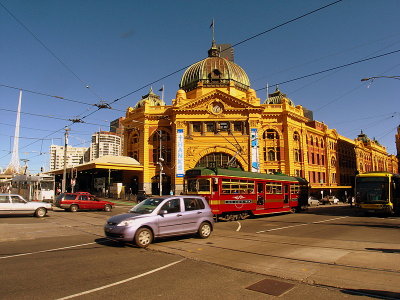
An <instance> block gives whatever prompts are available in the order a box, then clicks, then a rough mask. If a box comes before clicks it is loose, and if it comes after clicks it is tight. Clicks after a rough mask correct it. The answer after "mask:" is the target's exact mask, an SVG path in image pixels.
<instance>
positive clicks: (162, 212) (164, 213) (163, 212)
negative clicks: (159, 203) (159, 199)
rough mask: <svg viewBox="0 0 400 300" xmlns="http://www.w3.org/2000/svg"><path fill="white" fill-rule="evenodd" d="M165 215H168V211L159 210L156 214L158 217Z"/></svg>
mask: <svg viewBox="0 0 400 300" xmlns="http://www.w3.org/2000/svg"><path fill="white" fill-rule="evenodd" d="M167 213H168V210H160V211H159V212H158V214H159V215H160V216H163V215H166V214H167Z"/></svg>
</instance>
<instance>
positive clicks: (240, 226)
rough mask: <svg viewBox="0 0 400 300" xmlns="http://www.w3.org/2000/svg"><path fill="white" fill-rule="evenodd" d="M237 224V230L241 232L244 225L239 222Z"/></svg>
mask: <svg viewBox="0 0 400 300" xmlns="http://www.w3.org/2000/svg"><path fill="white" fill-rule="evenodd" d="M236 222H237V223H238V224H239V226H238V228H237V229H236V231H240V229H241V228H242V224H240V222H239V221H236Z"/></svg>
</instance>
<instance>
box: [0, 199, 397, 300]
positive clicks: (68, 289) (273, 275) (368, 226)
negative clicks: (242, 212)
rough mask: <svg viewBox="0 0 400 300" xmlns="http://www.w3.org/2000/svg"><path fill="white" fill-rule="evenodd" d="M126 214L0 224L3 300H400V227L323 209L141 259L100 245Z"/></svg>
mask: <svg viewBox="0 0 400 300" xmlns="http://www.w3.org/2000/svg"><path fill="white" fill-rule="evenodd" d="M127 209H128V207H123V206H118V207H116V208H115V209H114V210H113V212H111V213H106V212H77V213H69V212H64V211H61V210H56V211H53V212H50V213H49V216H48V217H46V218H44V219H37V218H33V217H0V282H1V284H0V299H72V298H80V299H104V298H112V299H126V298H132V299H134V298H135V299H157V298H163V299H205V298H212V299H275V298H276V297H277V296H278V295H280V296H279V298H281V299H337V298H351V299H353V298H361V299H363V298H365V299H367V298H370V296H371V295H378V296H379V297H386V299H396V298H400V287H398V282H399V280H398V278H399V275H400V266H399V255H400V242H399V240H398V233H399V229H400V219H398V218H377V217H367V218H366V217H359V216H356V215H355V214H354V210H352V209H350V208H349V207H347V206H324V207H316V208H312V209H310V210H309V211H308V212H306V213H301V214H283V215H273V216H265V217H257V218H254V219H247V220H244V221H239V222H219V223H217V224H216V226H215V230H214V232H213V235H212V236H211V237H210V238H209V239H206V240H201V239H197V238H195V237H191V236H188V237H183V238H174V239H162V240H157V241H156V242H155V243H154V244H152V245H151V246H150V247H149V248H148V249H146V250H143V249H139V248H136V247H134V246H132V245H121V244H118V243H114V242H112V241H109V240H106V239H105V238H104V236H103V232H102V226H103V224H104V223H105V221H106V220H107V218H108V217H109V216H111V215H114V214H118V213H122V212H126V211H127ZM264 280H267V281H264ZM271 280H272V281H271ZM257 283H259V286H258V288H256V291H255V290H251V289H249V287H250V286H252V285H254V284H257ZM274 295H276V296H274Z"/></svg>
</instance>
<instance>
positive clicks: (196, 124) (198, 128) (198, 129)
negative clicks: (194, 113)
mask: <svg viewBox="0 0 400 300" xmlns="http://www.w3.org/2000/svg"><path fill="white" fill-rule="evenodd" d="M193 132H201V123H200V122H193Z"/></svg>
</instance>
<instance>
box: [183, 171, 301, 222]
mask: <svg viewBox="0 0 400 300" xmlns="http://www.w3.org/2000/svg"><path fill="white" fill-rule="evenodd" d="M184 185H185V186H184V190H185V194H189V195H190V194H196V195H201V196H204V197H205V198H206V199H207V201H208V203H209V204H210V206H211V209H212V211H213V213H214V214H215V215H216V216H217V217H221V218H224V219H226V220H230V221H232V220H237V219H245V218H247V217H248V216H250V215H263V214H271V213H282V212H295V211H299V210H301V209H302V208H305V207H306V206H307V199H308V182H307V181H306V180H305V179H303V178H299V177H292V176H287V175H284V174H262V173H254V172H245V171H242V170H240V169H236V168H227V169H224V168H204V167H197V168H193V169H189V170H187V171H186V173H185V182H184Z"/></svg>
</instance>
